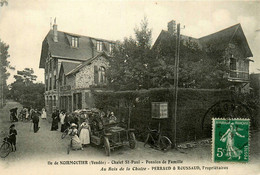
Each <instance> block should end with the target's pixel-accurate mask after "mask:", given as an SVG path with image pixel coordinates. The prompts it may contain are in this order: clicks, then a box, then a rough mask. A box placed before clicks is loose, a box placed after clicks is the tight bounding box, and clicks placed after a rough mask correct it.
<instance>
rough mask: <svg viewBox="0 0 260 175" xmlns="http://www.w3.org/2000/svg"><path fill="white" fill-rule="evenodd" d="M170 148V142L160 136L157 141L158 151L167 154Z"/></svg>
mask: <svg viewBox="0 0 260 175" xmlns="http://www.w3.org/2000/svg"><path fill="white" fill-rule="evenodd" d="M171 146H172V142H171V140H170V139H169V138H168V137H166V136H162V137H161V139H160V141H159V147H160V149H161V150H162V151H164V152H167V151H168V150H169V149H170V148H171Z"/></svg>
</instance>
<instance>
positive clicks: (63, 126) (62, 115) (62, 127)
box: [60, 111, 66, 132]
mask: <svg viewBox="0 0 260 175" xmlns="http://www.w3.org/2000/svg"><path fill="white" fill-rule="evenodd" d="M65 115H66V114H65V112H64V111H61V113H60V124H61V128H60V131H61V132H64V131H65V129H66V127H65V122H64V120H65Z"/></svg>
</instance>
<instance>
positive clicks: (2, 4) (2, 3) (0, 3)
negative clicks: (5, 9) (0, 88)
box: [0, 0, 8, 7]
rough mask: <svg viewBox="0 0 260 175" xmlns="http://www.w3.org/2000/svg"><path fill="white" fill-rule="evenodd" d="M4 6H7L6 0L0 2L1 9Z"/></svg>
mask: <svg viewBox="0 0 260 175" xmlns="http://www.w3.org/2000/svg"><path fill="white" fill-rule="evenodd" d="M4 5H8V1H7V0H0V7H2V6H4Z"/></svg>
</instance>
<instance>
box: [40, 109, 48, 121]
mask: <svg viewBox="0 0 260 175" xmlns="http://www.w3.org/2000/svg"><path fill="white" fill-rule="evenodd" d="M41 118H42V119H47V114H46V111H45V109H44V108H42V115H41Z"/></svg>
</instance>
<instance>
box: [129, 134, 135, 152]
mask: <svg viewBox="0 0 260 175" xmlns="http://www.w3.org/2000/svg"><path fill="white" fill-rule="evenodd" d="M129 147H130V148H131V149H134V148H135V147H136V139H135V133H133V132H130V134H129Z"/></svg>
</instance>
